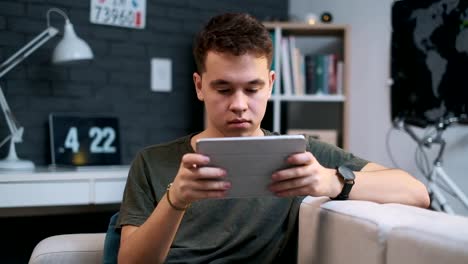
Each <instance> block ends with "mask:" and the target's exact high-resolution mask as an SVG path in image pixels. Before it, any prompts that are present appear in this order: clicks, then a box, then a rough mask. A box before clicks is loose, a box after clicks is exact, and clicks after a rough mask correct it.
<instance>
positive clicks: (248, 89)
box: [245, 87, 258, 93]
mask: <svg viewBox="0 0 468 264" xmlns="http://www.w3.org/2000/svg"><path fill="white" fill-rule="evenodd" d="M245 91H246V92H247V93H256V92H258V88H257V87H249V88H246V89H245Z"/></svg>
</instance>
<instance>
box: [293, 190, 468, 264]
mask: <svg viewBox="0 0 468 264" xmlns="http://www.w3.org/2000/svg"><path fill="white" fill-rule="evenodd" d="M314 199H317V198H314ZM314 199H312V198H306V199H304V201H303V202H302V204H301V207H300V211H299V245H298V263H333V264H354V263H355V264H358V263H359V264H361V263H364V264H367V263H369V264H371V263H372V264H378V263H388V264H393V263H412V264H419V263H425V264H427V263H457V264H458V263H460V264H461V263H468V251H467V250H466V249H467V248H468V228H467V227H468V218H467V217H462V216H454V215H449V214H446V213H441V212H434V211H431V210H427V209H421V208H417V207H413V206H407V205H401V204H377V203H373V202H367V201H351V200H350V201H327V200H325V202H323V203H319V201H318V200H314Z"/></svg>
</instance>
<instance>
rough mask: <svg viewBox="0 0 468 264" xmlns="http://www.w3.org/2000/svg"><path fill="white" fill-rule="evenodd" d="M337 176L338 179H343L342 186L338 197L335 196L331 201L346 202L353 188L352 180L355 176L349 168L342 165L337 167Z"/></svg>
mask: <svg viewBox="0 0 468 264" xmlns="http://www.w3.org/2000/svg"><path fill="white" fill-rule="evenodd" d="M337 174H338V176H339V177H342V178H343V180H344V185H343V189H342V190H341V192H340V194H338V196H336V197H335V198H333V199H332V200H348V197H349V192H351V189H352V188H353V185H354V179H355V178H356V176H355V175H354V172H353V171H352V170H351V169H350V168H348V167H346V166H344V165H341V166H339V167H338V169H337Z"/></svg>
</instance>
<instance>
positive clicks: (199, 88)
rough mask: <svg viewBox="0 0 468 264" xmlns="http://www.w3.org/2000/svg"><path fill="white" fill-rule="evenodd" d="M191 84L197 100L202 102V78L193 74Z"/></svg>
mask: <svg viewBox="0 0 468 264" xmlns="http://www.w3.org/2000/svg"><path fill="white" fill-rule="evenodd" d="M193 84H194V85H195V92H197V98H198V100H200V101H203V93H202V77H201V76H200V75H199V74H198V73H196V72H194V73H193Z"/></svg>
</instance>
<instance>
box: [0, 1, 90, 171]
mask: <svg viewBox="0 0 468 264" xmlns="http://www.w3.org/2000/svg"><path fill="white" fill-rule="evenodd" d="M52 12H57V13H58V14H60V15H62V16H63V17H64V18H65V27H64V34H63V38H62V40H60V42H59V43H58V44H57V47H55V50H54V53H53V55H52V62H53V63H67V62H72V61H78V60H90V59H93V57H94V56H93V52H92V51H91V49H90V48H89V46H88V44H86V42H84V41H83V40H82V39H81V38H79V37H78V36H77V35H76V33H75V30H74V29H73V25H72V24H71V23H70V20H69V19H68V16H67V15H66V14H65V13H64V12H63V11H62V10H60V9H58V8H51V9H49V10H48V11H47V16H46V17H47V28H46V29H45V30H44V31H43V32H42V33H40V34H39V35H37V36H36V37H35V38H34V39H33V40H31V41H30V42H29V43H28V44H26V45H25V46H24V47H22V48H21V49H20V50H19V51H17V52H16V53H15V54H13V56H11V57H10V58H8V59H7V60H6V61H5V62H3V63H2V64H1V65H0V78H2V77H3V75H5V74H6V73H8V72H9V71H10V70H11V69H13V68H14V67H15V66H16V65H18V64H19V63H20V62H22V61H23V60H24V59H26V58H27V57H28V56H29V55H31V53H33V52H34V51H35V50H36V49H38V48H39V47H41V46H42V45H44V43H46V42H47V41H48V40H50V39H51V38H53V37H54V36H55V35H57V33H58V32H59V31H58V29H56V28H54V27H52V26H51V25H50V14H51V13H52ZM0 106H1V108H2V111H3V114H4V115H5V119H6V121H7V124H8V128H9V129H10V135H9V136H7V137H6V138H5V139H4V140H3V141H2V142H0V147H1V146H3V144H5V143H6V142H7V141H8V140H10V150H9V152H8V155H7V157H6V158H5V159H3V160H0V170H33V169H34V163H33V162H32V161H29V160H22V159H19V158H18V155H17V154H16V148H15V144H16V143H20V142H22V141H23V132H24V128H23V127H22V126H20V125H19V123H18V122H17V121H16V119H15V117H14V116H13V114H12V113H11V111H10V107H9V106H8V103H7V101H6V99H5V95H4V94H3V91H2V88H1V87H0Z"/></svg>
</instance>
